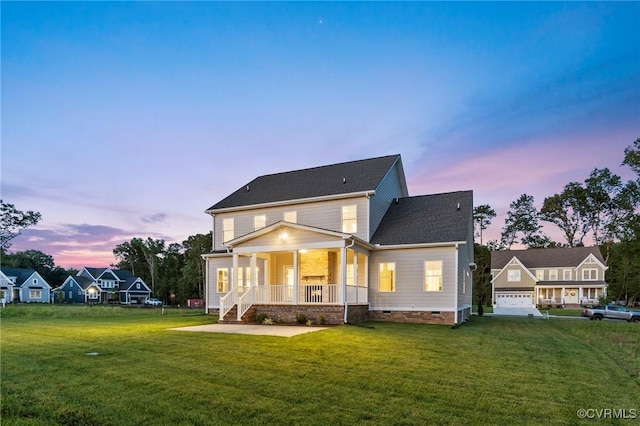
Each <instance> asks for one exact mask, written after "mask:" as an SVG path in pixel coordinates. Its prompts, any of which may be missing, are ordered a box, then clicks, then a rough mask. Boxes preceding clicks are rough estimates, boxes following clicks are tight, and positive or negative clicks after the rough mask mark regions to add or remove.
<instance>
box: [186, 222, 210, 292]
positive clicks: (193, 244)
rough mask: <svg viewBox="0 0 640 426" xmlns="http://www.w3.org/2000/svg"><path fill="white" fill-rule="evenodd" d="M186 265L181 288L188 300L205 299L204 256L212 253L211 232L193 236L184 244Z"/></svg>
mask: <svg viewBox="0 0 640 426" xmlns="http://www.w3.org/2000/svg"><path fill="white" fill-rule="evenodd" d="M182 246H183V247H184V257H185V263H184V268H183V269H182V276H181V277H180V287H181V288H182V289H184V291H185V294H186V297H187V298H192V297H196V298H202V297H204V282H205V270H206V266H205V261H204V259H202V255H203V254H205V253H210V252H211V249H212V247H211V232H209V233H208V234H196V235H191V236H189V238H187V239H186V240H185V241H183V242H182Z"/></svg>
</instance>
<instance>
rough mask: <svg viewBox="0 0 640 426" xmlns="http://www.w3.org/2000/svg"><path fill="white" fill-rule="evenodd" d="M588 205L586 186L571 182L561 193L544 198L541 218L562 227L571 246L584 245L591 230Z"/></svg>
mask: <svg viewBox="0 0 640 426" xmlns="http://www.w3.org/2000/svg"><path fill="white" fill-rule="evenodd" d="M586 206H587V192H586V190H585V188H584V187H583V186H582V185H581V184H580V183H578V182H571V183H568V184H567V185H565V187H564V189H563V190H562V192H561V193H560V194H555V195H552V196H551V197H547V198H545V199H544V202H543V203H542V208H541V209H540V219H541V220H544V221H546V222H551V223H553V224H554V225H556V226H557V227H558V228H560V230H561V231H562V232H563V233H564V238H565V239H566V240H567V244H568V246H569V247H577V246H582V245H584V244H583V242H582V241H583V239H584V237H585V235H586V233H587V232H588V230H589V222H588V220H587V217H586V216H585V215H586Z"/></svg>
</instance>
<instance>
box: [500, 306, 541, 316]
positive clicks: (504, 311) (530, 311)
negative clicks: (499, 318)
mask: <svg viewBox="0 0 640 426" xmlns="http://www.w3.org/2000/svg"><path fill="white" fill-rule="evenodd" d="M493 315H505V316H511V317H528V316H529V315H533V316H534V317H536V318H542V314H541V313H540V311H539V310H537V309H535V308H493Z"/></svg>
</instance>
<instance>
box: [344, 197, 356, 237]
mask: <svg viewBox="0 0 640 426" xmlns="http://www.w3.org/2000/svg"><path fill="white" fill-rule="evenodd" d="M342 232H347V233H349V234H353V233H356V232H358V221H357V206H356V205H355V204H354V205H352V206H343V207H342Z"/></svg>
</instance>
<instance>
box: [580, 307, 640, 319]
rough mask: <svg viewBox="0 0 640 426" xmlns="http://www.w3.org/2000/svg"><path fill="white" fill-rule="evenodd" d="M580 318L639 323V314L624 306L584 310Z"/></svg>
mask: <svg viewBox="0 0 640 426" xmlns="http://www.w3.org/2000/svg"><path fill="white" fill-rule="evenodd" d="M582 316H583V317H587V318H589V319H590V320H601V319H603V318H609V319H620V320H625V321H629V322H640V312H637V311H631V310H629V309H628V308H625V307H624V306H618V305H607V306H596V307H594V308H585V309H584V310H583V311H582Z"/></svg>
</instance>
